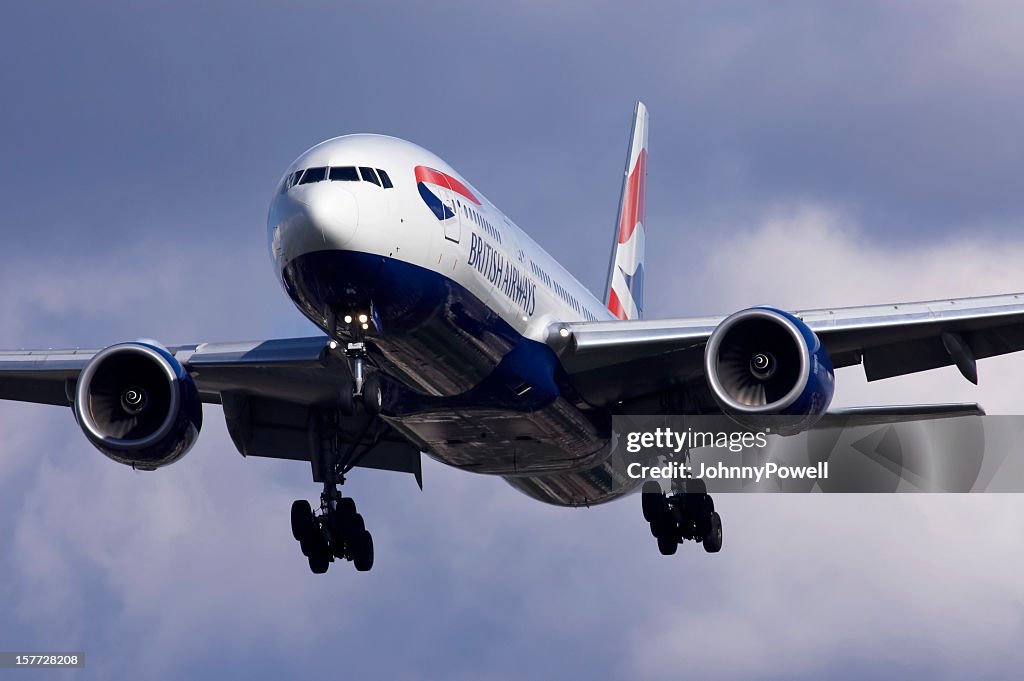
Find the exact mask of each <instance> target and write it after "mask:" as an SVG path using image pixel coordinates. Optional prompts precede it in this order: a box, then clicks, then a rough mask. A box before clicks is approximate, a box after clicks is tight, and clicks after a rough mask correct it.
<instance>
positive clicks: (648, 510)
mask: <svg viewBox="0 0 1024 681" xmlns="http://www.w3.org/2000/svg"><path fill="white" fill-rule="evenodd" d="M640 505H641V507H642V508H643V512H644V520H646V521H647V522H649V523H653V522H654V521H655V519H656V518H660V517H661V516H663V515H665V512H666V511H667V510H668V504H667V503H666V502H665V495H664V494H662V493H661V486H660V485H658V483H656V482H654V481H653V480H648V481H647V482H645V483H644V486H643V493H642V494H641V495H640Z"/></svg>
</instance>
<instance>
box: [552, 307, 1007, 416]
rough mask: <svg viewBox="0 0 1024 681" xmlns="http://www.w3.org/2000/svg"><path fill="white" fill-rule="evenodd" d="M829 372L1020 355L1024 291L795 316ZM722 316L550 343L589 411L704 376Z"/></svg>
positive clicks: (881, 373)
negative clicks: (824, 354)
mask: <svg viewBox="0 0 1024 681" xmlns="http://www.w3.org/2000/svg"><path fill="white" fill-rule="evenodd" d="M793 314H794V315H795V316H796V317H798V318H799V319H801V320H802V321H803V322H804V323H805V324H806V325H807V326H808V327H809V328H810V329H811V330H812V331H813V332H814V333H815V334H816V335H817V336H818V338H820V339H821V342H822V344H823V345H824V346H825V349H826V350H827V351H828V353H829V356H830V357H831V359H832V362H833V365H834V366H835V367H836V368H839V367H844V366H852V365H855V364H863V365H864V372H865V374H866V375H867V378H868V380H869V381H874V380H878V379H882V378H889V377H892V376H899V375H903V374H908V373H913V372H917V371H925V370H927V369H935V368H938V367H943V366H950V365H956V366H957V368H958V369H959V370H960V371H961V373H963V374H964V376H965V377H966V378H967V379H968V380H972V381H974V382H977V368H976V360H978V359H982V358H985V357H993V356H995V355H1003V354H1006V353H1010V352H1017V351H1019V350H1024V293H1011V294H1006V295H1000V296H984V297H977V298H957V299H943V300H934V301H927V302H915V303H897V304H892V305H873V306H865V307H845V308H826V309H820V310H804V311H798V312H794V313H793ZM723 319H724V317H695V318H683V319H663V320H638V321H603V322H572V323H564V324H554V325H552V327H551V329H550V333H549V337H548V344H549V345H550V346H551V347H553V348H554V349H555V350H556V352H557V353H558V354H559V357H560V358H561V361H562V365H563V367H564V368H565V370H566V371H567V373H568V374H569V376H570V379H571V380H572V382H573V385H574V386H575V387H576V389H577V390H578V391H579V392H580V394H581V395H582V396H583V398H584V399H586V400H587V401H588V402H590V403H591V404H605V405H607V404H614V403H617V402H628V401H630V400H634V399H639V398H643V397H645V396H650V395H653V394H656V393H658V392H661V391H664V390H669V389H673V388H678V387H679V386H684V385H685V384H687V383H690V382H692V381H694V380H696V379H701V378H703V359H704V346H705V344H706V343H707V340H708V338H709V337H710V336H711V334H712V332H714V330H715V328H716V327H717V326H718V324H719V323H720V322H721V321H722V320H723Z"/></svg>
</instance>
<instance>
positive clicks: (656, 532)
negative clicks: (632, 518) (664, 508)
mask: <svg viewBox="0 0 1024 681" xmlns="http://www.w3.org/2000/svg"><path fill="white" fill-rule="evenodd" d="M675 529H676V528H675V523H673V522H672V519H671V518H670V517H669V514H668V513H667V512H666V513H662V514H661V515H660V516H658V517H657V518H655V519H654V520H652V521H651V535H653V536H654V538H655V539H661V538H662V537H672V538H673V539H674V538H675V536H674V535H675Z"/></svg>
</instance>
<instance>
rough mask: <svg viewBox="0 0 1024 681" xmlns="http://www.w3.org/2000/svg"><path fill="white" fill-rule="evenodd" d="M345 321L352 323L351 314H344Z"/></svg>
mask: <svg viewBox="0 0 1024 681" xmlns="http://www.w3.org/2000/svg"><path fill="white" fill-rule="evenodd" d="M345 323H346V324H351V323H352V315H350V314H347V315H345Z"/></svg>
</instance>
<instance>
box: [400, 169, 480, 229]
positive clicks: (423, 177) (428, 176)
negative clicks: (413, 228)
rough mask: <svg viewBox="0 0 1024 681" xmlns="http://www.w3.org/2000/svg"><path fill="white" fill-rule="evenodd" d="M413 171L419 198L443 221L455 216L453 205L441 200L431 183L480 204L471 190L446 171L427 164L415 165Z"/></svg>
mask: <svg viewBox="0 0 1024 681" xmlns="http://www.w3.org/2000/svg"><path fill="white" fill-rule="evenodd" d="M415 173H416V189H418V190H419V192H420V198H421V199H423V203H425V204H427V208H429V209H430V210H431V211H432V212H433V213H434V216H435V217H436V218H437V219H438V220H441V221H444V220H448V219H451V218H453V217H455V211H454V210H453V208H454V207H453V206H449V205H448V204H446V203H445V202H444V201H442V200H441V198H440V197H439V196H438V195H437V193H436V190H435V189H433V188H432V187H431V185H433V186H434V187H438V188H440V189H447V190H449V191H452V192H454V193H456V194H459V195H461V196H462V197H464V198H466V199H468V200H470V201H472V202H473V203H475V204H476V205H478V206H479V205H480V201H479V200H478V199H477V198H476V197H475V196H473V192H471V191H469V188H468V187H466V185H464V184H462V183H461V182H459V181H458V180H457V179H455V178H454V177H452V176H451V175H448V174H447V173H442V172H441V171H440V170H434V169H433V168H429V167H427V166H416V168H415Z"/></svg>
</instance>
